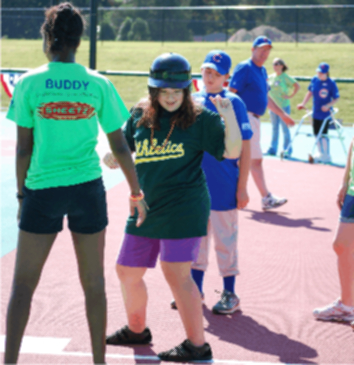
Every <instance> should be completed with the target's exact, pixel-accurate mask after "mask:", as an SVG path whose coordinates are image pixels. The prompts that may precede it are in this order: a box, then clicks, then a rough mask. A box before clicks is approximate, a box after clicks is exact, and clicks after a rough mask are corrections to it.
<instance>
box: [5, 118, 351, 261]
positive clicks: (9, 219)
mask: <svg viewBox="0 0 354 365" xmlns="http://www.w3.org/2000/svg"><path fill="white" fill-rule="evenodd" d="M0 130H1V141H13V142H15V140H16V126H15V124H14V123H13V122H11V121H9V120H7V119H6V118H5V114H4V113H0ZM311 131H312V128H311V126H309V125H304V126H303V127H302V129H301V132H304V133H307V134H311ZM261 133H262V141H261V142H262V150H263V151H266V150H267V149H268V147H269V144H270V140H271V125H270V123H262V130H261ZM294 133H295V128H292V135H294ZM331 133H333V135H335V134H334V132H333V131H331ZM345 137H346V138H345V146H346V149H348V146H349V144H350V141H351V140H352V138H353V137H354V128H351V127H346V128H345ZM282 143H283V141H282V135H280V141H279V146H282ZM313 144H314V138H313V137H307V136H305V135H302V134H301V135H298V136H297V137H296V138H295V141H294V145H293V150H294V152H293V158H294V159H295V160H300V161H307V160H308V153H309V152H310V151H311V149H312V146H313ZM4 146H5V144H4ZM10 149H11V146H10ZM12 149H13V147H12ZM97 150H98V152H99V155H100V156H103V155H104V154H105V152H107V151H109V145H108V141H107V138H106V136H105V135H104V133H102V132H101V133H100V136H99V143H98V146H97ZM331 155H332V158H333V163H334V164H335V165H339V166H344V165H345V163H346V156H345V155H344V152H343V150H342V147H341V145H340V143H339V141H338V140H334V139H333V140H331ZM272 158H274V157H272ZM275 158H279V155H278V157H275ZM102 169H103V180H104V183H105V186H106V189H107V190H109V189H111V188H112V187H113V186H115V185H116V184H119V183H120V182H122V181H123V179H124V175H123V173H122V172H121V171H120V170H113V171H112V170H109V169H108V168H106V167H104V166H103V167H102ZM0 184H1V187H0V190H1V191H0V194H1V257H2V256H4V255H6V254H7V253H9V252H10V251H12V250H13V249H15V248H16V241H17V222H16V215H17V200H16V198H15V195H16V190H17V189H16V178H15V156H14V155H13V156H1V177H0Z"/></svg>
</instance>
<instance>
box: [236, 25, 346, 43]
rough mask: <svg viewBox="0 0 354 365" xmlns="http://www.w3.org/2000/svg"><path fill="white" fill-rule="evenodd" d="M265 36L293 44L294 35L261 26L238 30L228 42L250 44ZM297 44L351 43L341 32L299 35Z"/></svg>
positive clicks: (275, 40) (274, 40)
mask: <svg viewBox="0 0 354 365" xmlns="http://www.w3.org/2000/svg"><path fill="white" fill-rule="evenodd" d="M260 35H265V36H267V37H268V38H270V39H271V40H272V41H273V42H295V39H296V34H295V33H291V34H287V33H285V32H283V31H281V30H279V29H278V28H276V27H271V26H268V25H261V26H259V27H256V28H254V29H252V30H246V29H244V28H242V29H240V30H238V31H237V32H236V33H234V34H233V35H232V36H231V37H230V38H229V42H252V41H253V40H254V39H255V38H256V37H258V36H260ZM298 40H299V42H313V43H352V41H351V40H350V38H349V37H348V36H347V35H346V34H345V33H343V32H340V33H335V34H314V33H299V34H298Z"/></svg>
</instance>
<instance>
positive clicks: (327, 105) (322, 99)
mask: <svg viewBox="0 0 354 365" xmlns="http://www.w3.org/2000/svg"><path fill="white" fill-rule="evenodd" d="M316 72H317V76H314V77H313V78H312V80H311V82H310V85H309V87H308V92H307V94H306V95H305V97H304V100H303V102H302V103H301V104H299V105H298V106H297V108H298V109H304V108H305V105H306V103H307V102H308V101H309V100H310V99H311V97H312V96H313V108H312V110H313V113H312V118H313V134H314V135H315V136H317V135H318V134H319V132H320V129H321V127H322V124H323V122H324V121H325V119H326V118H327V117H329V116H330V115H331V113H330V110H331V108H332V106H333V105H334V104H335V103H336V102H337V101H338V99H339V91H338V88H337V85H336V83H335V82H334V80H332V79H331V78H330V77H329V64H328V63H325V62H322V63H320V64H319V66H318V67H317V69H316ZM328 127H329V120H327V122H326V125H325V126H324V128H323V131H322V136H321V138H320V139H319V141H318V155H317V156H316V157H315V160H317V161H318V162H331V155H330V153H329V139H328V137H327V132H328Z"/></svg>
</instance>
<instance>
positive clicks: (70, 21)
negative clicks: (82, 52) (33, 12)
mask: <svg viewBox="0 0 354 365" xmlns="http://www.w3.org/2000/svg"><path fill="white" fill-rule="evenodd" d="M84 26H85V21H84V18H83V17H82V15H81V14H80V11H79V10H78V9H77V8H75V7H74V6H73V5H72V4H70V3H68V2H67V3H62V4H60V5H57V6H52V7H51V8H49V9H48V10H47V11H46V13H45V21H44V23H43V25H42V27H41V33H42V35H43V36H45V39H46V48H47V49H46V50H47V51H49V52H60V51H62V50H63V48H64V47H65V46H66V47H68V48H76V47H77V46H78V45H79V42H80V37H81V36H82V33H83V31H84Z"/></svg>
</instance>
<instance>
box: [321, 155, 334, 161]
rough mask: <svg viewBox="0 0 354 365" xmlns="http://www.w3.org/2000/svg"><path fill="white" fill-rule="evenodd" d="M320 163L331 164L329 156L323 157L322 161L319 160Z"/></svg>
mask: <svg viewBox="0 0 354 365" xmlns="http://www.w3.org/2000/svg"><path fill="white" fill-rule="evenodd" d="M321 162H323V163H331V162H332V158H331V155H323V156H322V159H321Z"/></svg>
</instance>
